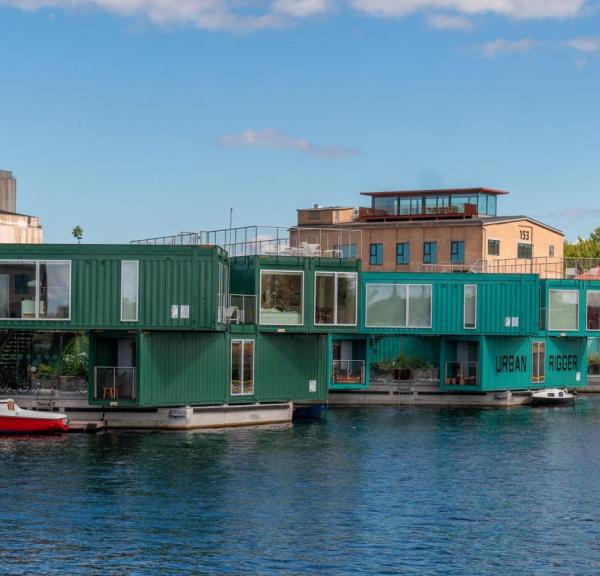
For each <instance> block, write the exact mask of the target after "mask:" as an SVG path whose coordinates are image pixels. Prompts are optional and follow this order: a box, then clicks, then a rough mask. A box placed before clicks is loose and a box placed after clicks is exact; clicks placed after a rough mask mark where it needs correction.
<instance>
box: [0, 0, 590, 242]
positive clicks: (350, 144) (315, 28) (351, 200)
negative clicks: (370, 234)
mask: <svg viewBox="0 0 600 576" xmlns="http://www.w3.org/2000/svg"><path fill="white" fill-rule="evenodd" d="M599 112H600V0H599V1H598V2H596V1H592V0H0V169H4V170H11V171H12V172H13V173H14V175H15V177H16V178H17V182H18V205H17V209H18V211H20V212H23V213H27V214H33V215H37V216H40V218H41V220H42V225H43V226H44V232H45V240H46V241H47V242H72V241H73V238H72V236H71V230H72V228H73V227H74V226H75V225H80V226H82V227H83V229H84V231H85V232H84V241H85V242H90V243H91V242H93V243H99V242H108V243H114V242H129V241H130V240H134V239H139V238H147V237H154V236H161V235H168V234H173V233H177V232H180V231H190V230H213V229H218V228H223V227H227V226H228V224H229V215H230V208H233V225H234V226H245V225H253V224H260V225H281V226H286V225H292V224H294V223H295V221H296V209H297V208H301V207H310V206H312V205H313V204H315V203H319V204H322V205H345V206H347V205H350V206H359V205H367V204H368V202H366V201H365V199H362V198H361V197H360V195H359V194H360V192H363V191H374V190H402V189H414V188H422V187H425V188H437V187H445V188H452V187H479V186H485V187H491V188H499V189H503V190H507V191H509V192H510V195H509V196H504V197H502V198H500V202H499V213H500V214H503V215H514V214H527V215H529V216H531V217H534V218H537V219H539V220H542V221H544V222H546V223H548V224H550V225H552V226H555V227H558V228H560V229H561V230H563V231H564V232H565V234H566V236H567V238H569V239H571V240H574V239H576V238H577V236H578V235H582V236H586V235H588V234H589V233H590V232H591V231H592V230H593V229H595V228H596V227H598V226H600V113H599Z"/></svg>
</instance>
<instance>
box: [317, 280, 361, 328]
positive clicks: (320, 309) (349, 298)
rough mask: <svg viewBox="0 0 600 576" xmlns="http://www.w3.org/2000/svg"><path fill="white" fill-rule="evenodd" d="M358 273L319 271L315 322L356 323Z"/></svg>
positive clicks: (346, 324) (347, 324) (350, 324)
mask: <svg viewBox="0 0 600 576" xmlns="http://www.w3.org/2000/svg"><path fill="white" fill-rule="evenodd" d="M357 284H358V280H357V275H356V274H354V273H352V274H348V273H341V272H331V273H325V272H317V274H316V275H315V324H336V325H341V326H355V325H356V305H357V297H356V295H357Z"/></svg>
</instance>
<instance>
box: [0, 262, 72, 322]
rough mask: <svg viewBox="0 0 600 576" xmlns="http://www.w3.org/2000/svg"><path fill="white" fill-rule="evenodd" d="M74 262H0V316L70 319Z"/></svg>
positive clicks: (4, 317) (26, 318)
mask: <svg viewBox="0 0 600 576" xmlns="http://www.w3.org/2000/svg"><path fill="white" fill-rule="evenodd" d="M70 317H71V262H70V261H69V260H30V261H26V260H19V261H3V262H0V318H1V319H3V320H8V319H23V320H69V319H70Z"/></svg>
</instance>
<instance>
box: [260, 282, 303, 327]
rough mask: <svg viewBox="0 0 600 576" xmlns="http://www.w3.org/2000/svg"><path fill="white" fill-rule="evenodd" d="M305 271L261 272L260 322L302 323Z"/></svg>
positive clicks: (276, 323) (273, 323)
mask: <svg viewBox="0 0 600 576" xmlns="http://www.w3.org/2000/svg"><path fill="white" fill-rule="evenodd" d="M303 290H304V272H279V271H277V272H274V271H269V270H262V271H261V273H260V323H261V324H272V325H301V324H302V315H303V300H304V299H303Z"/></svg>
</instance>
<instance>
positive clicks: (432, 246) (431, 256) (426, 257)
mask: <svg viewBox="0 0 600 576" xmlns="http://www.w3.org/2000/svg"><path fill="white" fill-rule="evenodd" d="M423 264H437V242H424V243H423Z"/></svg>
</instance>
